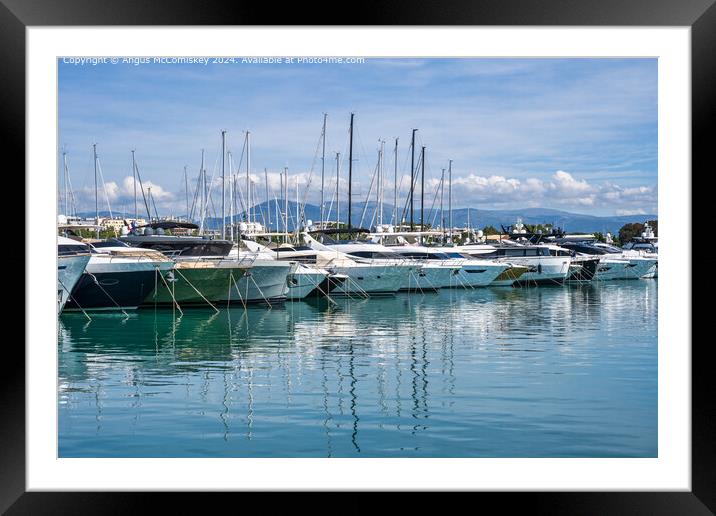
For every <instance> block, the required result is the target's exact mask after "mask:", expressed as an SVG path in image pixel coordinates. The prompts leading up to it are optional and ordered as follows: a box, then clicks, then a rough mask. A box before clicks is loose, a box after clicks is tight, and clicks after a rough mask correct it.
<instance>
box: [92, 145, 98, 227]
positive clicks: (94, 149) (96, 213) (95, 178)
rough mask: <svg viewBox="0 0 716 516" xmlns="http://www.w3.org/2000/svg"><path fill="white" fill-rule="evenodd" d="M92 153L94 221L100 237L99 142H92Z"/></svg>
mask: <svg viewBox="0 0 716 516" xmlns="http://www.w3.org/2000/svg"><path fill="white" fill-rule="evenodd" d="M92 155H93V156H94V217H95V219H94V223H95V224H96V225H97V228H96V235H97V238H99V200H98V197H97V144H96V143H93V144H92Z"/></svg>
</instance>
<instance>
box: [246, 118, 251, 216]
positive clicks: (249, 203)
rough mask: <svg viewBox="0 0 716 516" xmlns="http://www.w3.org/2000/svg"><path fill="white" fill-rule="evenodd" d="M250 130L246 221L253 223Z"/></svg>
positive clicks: (247, 132) (247, 157) (247, 150)
mask: <svg viewBox="0 0 716 516" xmlns="http://www.w3.org/2000/svg"><path fill="white" fill-rule="evenodd" d="M250 134H251V133H250V132H249V131H246V222H247V223H249V224H250V223H251V193H250V192H251V172H250V170H251V147H250V145H251V143H250V142H251V140H250V136H249V135H250Z"/></svg>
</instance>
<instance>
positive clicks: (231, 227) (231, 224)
mask: <svg viewBox="0 0 716 516" xmlns="http://www.w3.org/2000/svg"><path fill="white" fill-rule="evenodd" d="M227 154H228V157H229V240H231V241H232V242H233V241H234V181H233V180H232V178H233V174H232V172H231V171H232V170H234V164H233V161H232V160H231V151H229V152H228V153H227Z"/></svg>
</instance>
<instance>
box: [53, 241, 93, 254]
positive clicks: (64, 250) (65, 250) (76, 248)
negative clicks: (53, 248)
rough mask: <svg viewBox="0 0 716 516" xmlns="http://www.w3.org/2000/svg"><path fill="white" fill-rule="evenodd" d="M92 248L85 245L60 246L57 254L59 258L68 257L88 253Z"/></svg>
mask: <svg viewBox="0 0 716 516" xmlns="http://www.w3.org/2000/svg"><path fill="white" fill-rule="evenodd" d="M88 252H90V248H89V247H88V246H86V245H84V244H82V245H58V246H57V254H58V255H59V256H68V255H73V254H78V253H88Z"/></svg>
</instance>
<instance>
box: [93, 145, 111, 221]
mask: <svg viewBox="0 0 716 516" xmlns="http://www.w3.org/2000/svg"><path fill="white" fill-rule="evenodd" d="M97 171H98V172H99V178H100V180H101V181H102V190H104V199H105V201H107V210H108V211H109V218H110V219H113V218H114V216H113V215H112V207H111V206H110V205H109V195H107V183H105V182H104V174H102V162H101V161H100V159H99V157H97Z"/></svg>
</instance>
